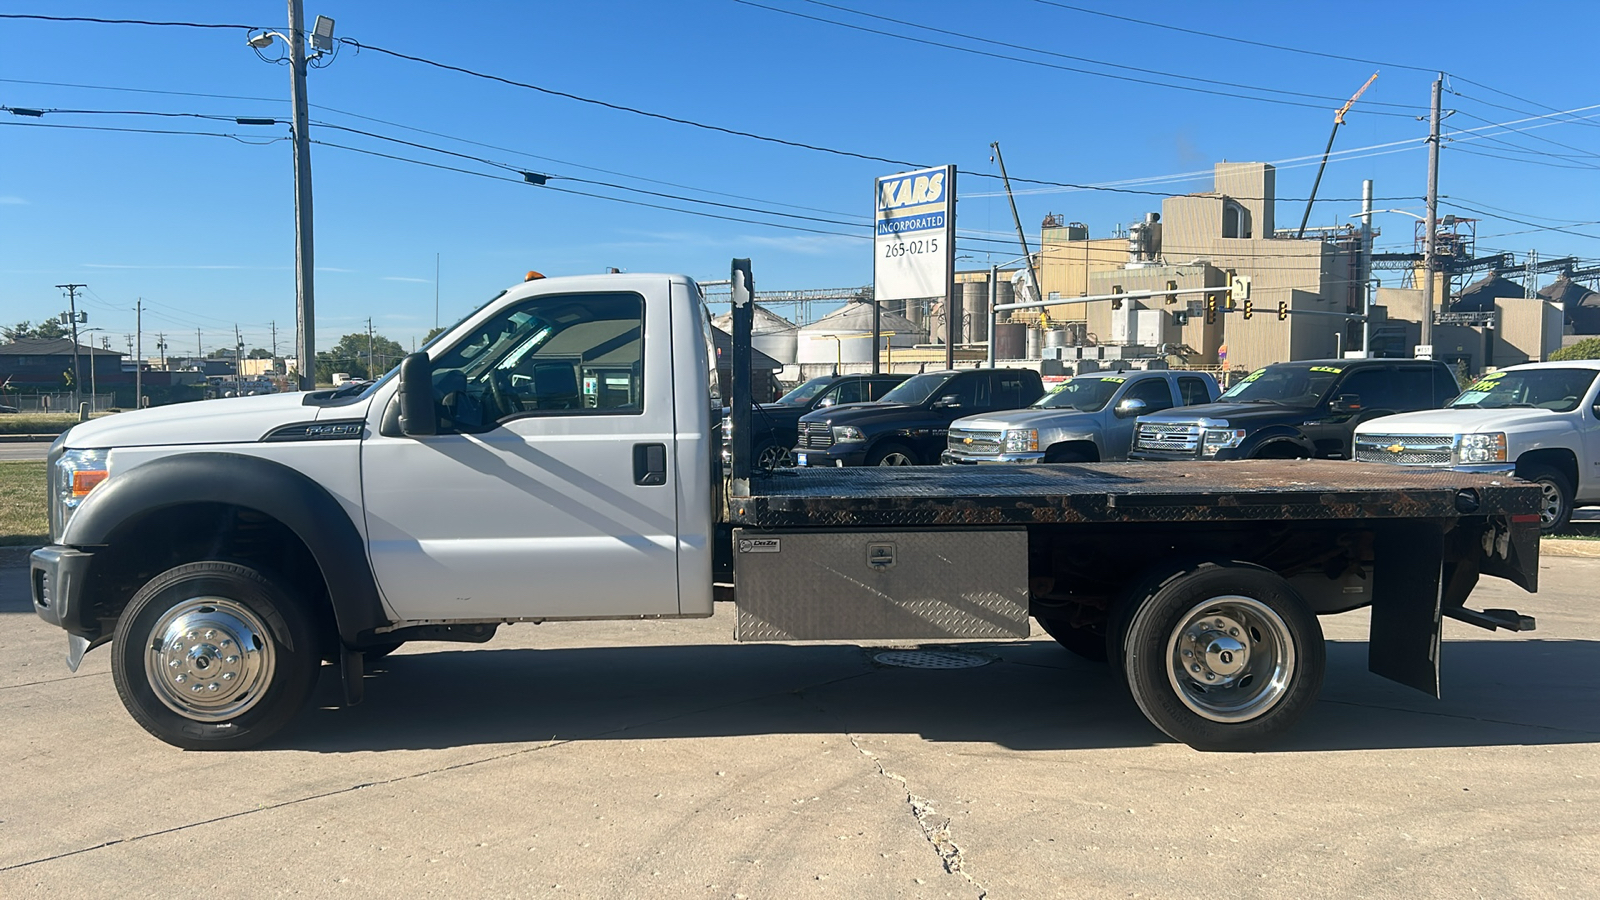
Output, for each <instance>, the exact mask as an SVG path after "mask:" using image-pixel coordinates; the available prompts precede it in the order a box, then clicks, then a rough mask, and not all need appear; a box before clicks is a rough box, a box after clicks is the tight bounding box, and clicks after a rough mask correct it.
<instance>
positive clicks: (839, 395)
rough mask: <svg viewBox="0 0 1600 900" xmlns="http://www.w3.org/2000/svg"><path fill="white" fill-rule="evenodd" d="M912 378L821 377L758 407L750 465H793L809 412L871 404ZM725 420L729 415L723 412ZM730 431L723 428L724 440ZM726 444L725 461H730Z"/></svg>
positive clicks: (761, 466)
mask: <svg viewBox="0 0 1600 900" xmlns="http://www.w3.org/2000/svg"><path fill="white" fill-rule="evenodd" d="M909 377H911V376H909V375H889V374H881V375H819V376H817V377H816V378H812V379H809V380H807V381H805V382H803V383H801V384H800V385H799V386H797V387H796V388H795V389H794V390H791V391H789V392H788V393H786V394H784V395H783V396H782V397H779V398H778V399H777V400H775V401H773V402H771V403H762V404H759V405H757V406H756V408H755V412H754V415H753V416H752V417H751V426H752V427H753V428H754V429H755V430H754V431H753V432H752V434H751V441H750V443H751V451H750V452H751V454H752V455H751V462H752V463H753V464H754V465H755V466H756V467H757V468H762V469H770V468H773V467H774V466H792V465H794V457H793V455H792V454H791V453H790V452H789V448H791V447H793V446H794V445H795V444H796V443H797V441H798V439H799V434H800V431H799V428H800V417H801V416H803V415H805V414H806V413H809V412H813V411H815V410H819V409H827V408H829V407H833V406H844V405H845V404H847V403H872V402H874V401H877V400H880V399H882V398H883V395H884V394H887V393H888V392H889V391H891V390H893V389H894V388H895V387H896V386H897V385H899V384H900V382H902V381H905V380H906V379H907V378H909ZM723 416H724V419H726V417H727V413H726V412H724V413H723ZM728 432H729V429H727V428H724V429H723V432H722V433H723V435H724V437H726V436H727V434H728ZM727 452H728V448H727V445H726V441H724V446H723V458H724V460H726V459H727Z"/></svg>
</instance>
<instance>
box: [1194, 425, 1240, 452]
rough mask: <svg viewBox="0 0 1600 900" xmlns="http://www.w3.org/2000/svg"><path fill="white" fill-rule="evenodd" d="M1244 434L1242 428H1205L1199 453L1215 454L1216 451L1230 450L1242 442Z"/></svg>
mask: <svg viewBox="0 0 1600 900" xmlns="http://www.w3.org/2000/svg"><path fill="white" fill-rule="evenodd" d="M1245 434H1247V432H1246V431H1245V430H1244V429H1243V428H1207V429H1206V435H1205V440H1204V441H1203V442H1202V449H1201V451H1200V455H1201V456H1216V455H1217V452H1218V451H1221V450H1232V449H1233V448H1235V447H1237V446H1239V445H1240V444H1242V443H1244V436H1245Z"/></svg>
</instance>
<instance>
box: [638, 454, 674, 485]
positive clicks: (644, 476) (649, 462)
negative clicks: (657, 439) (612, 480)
mask: <svg viewBox="0 0 1600 900" xmlns="http://www.w3.org/2000/svg"><path fill="white" fill-rule="evenodd" d="M633 483H634V484H641V485H653V484H666V483H667V445H666V444H634V445H633Z"/></svg>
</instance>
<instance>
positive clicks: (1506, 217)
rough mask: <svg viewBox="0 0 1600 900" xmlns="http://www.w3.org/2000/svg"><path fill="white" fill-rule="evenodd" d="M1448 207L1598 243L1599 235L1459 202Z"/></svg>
mask: <svg viewBox="0 0 1600 900" xmlns="http://www.w3.org/2000/svg"><path fill="white" fill-rule="evenodd" d="M1450 205H1451V206H1454V207H1455V208H1457V209H1464V210H1466V211H1467V212H1470V213H1477V214H1478V215H1481V216H1486V217H1488V218H1491V219H1500V220H1503V221H1506V222H1515V223H1517V224H1518V225H1531V226H1533V227H1534V228H1539V229H1542V230H1544V231H1554V232H1559V233H1560V234H1570V235H1572V236H1573V237H1581V238H1589V239H1590V240H1595V241H1600V234H1588V233H1585V232H1582V231H1573V230H1571V229H1570V228H1559V227H1557V226H1554V225H1540V224H1539V223H1538V222H1529V221H1527V220H1525V219H1520V218H1517V217H1515V216H1509V215H1504V214H1496V213H1492V212H1487V211H1485V210H1481V209H1474V208H1473V207H1471V206H1468V205H1467V204H1465V203H1462V202H1461V201H1459V200H1453V199H1452V200H1451V201H1450Z"/></svg>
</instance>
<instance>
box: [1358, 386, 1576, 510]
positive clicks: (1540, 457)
mask: <svg viewBox="0 0 1600 900" xmlns="http://www.w3.org/2000/svg"><path fill="white" fill-rule="evenodd" d="M1597 375H1600V360H1593V359H1585V360H1572V361H1570V362H1549V363H1529V364H1527V365H1522V366H1510V367H1508V368H1505V369H1501V370H1500V371H1498V372H1490V373H1489V374H1487V375H1484V376H1483V377H1482V378H1479V379H1478V380H1477V381H1475V382H1473V384H1472V385H1471V386H1470V387H1468V388H1467V389H1466V391H1464V392H1463V393H1462V394H1461V396H1459V397H1457V398H1456V399H1455V401H1454V402H1452V403H1451V404H1450V405H1449V406H1447V407H1445V408H1444V409H1440V410H1430V411H1428V412H1416V413H1408V414H1406V415H1403V416H1391V417H1389V418H1386V419H1384V420H1383V421H1381V422H1373V423H1369V424H1364V425H1362V426H1360V427H1359V428H1357V429H1356V459H1359V460H1362V461H1363V462H1387V463H1396V464H1398V465H1402V466H1437V467H1449V468H1455V469H1465V470H1468V471H1475V472H1505V473H1508V474H1515V475H1516V476H1517V477H1518V478H1525V479H1527V480H1528V481H1533V482H1537V483H1538V484H1539V486H1540V487H1542V488H1543V489H1544V502H1543V504H1542V505H1541V506H1540V509H1539V527H1540V529H1541V530H1543V531H1544V532H1545V533H1547V534H1548V533H1550V532H1553V531H1560V530H1561V529H1562V528H1564V527H1565V526H1566V524H1567V521H1568V520H1569V519H1570V518H1571V517H1572V510H1573V508H1574V507H1577V506H1588V505H1594V504H1600V379H1597V378H1596V376H1597Z"/></svg>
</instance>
